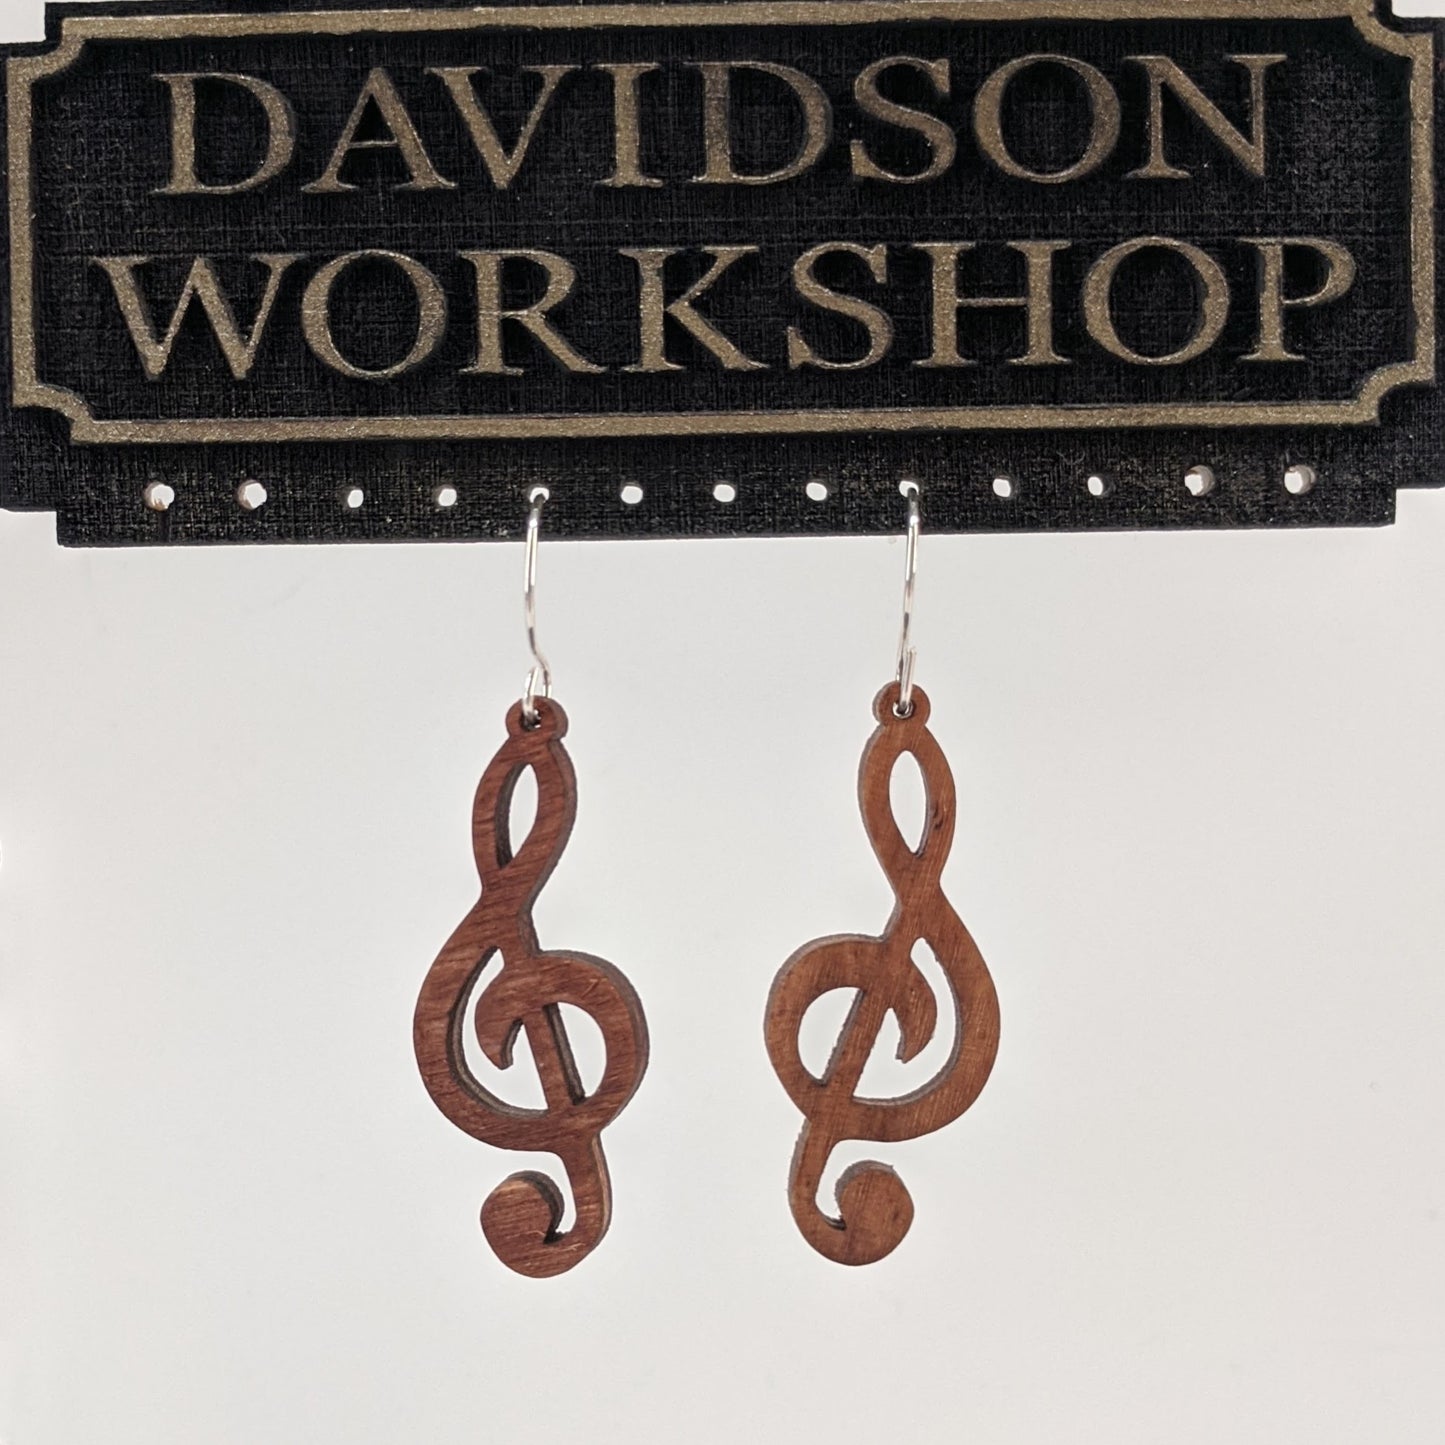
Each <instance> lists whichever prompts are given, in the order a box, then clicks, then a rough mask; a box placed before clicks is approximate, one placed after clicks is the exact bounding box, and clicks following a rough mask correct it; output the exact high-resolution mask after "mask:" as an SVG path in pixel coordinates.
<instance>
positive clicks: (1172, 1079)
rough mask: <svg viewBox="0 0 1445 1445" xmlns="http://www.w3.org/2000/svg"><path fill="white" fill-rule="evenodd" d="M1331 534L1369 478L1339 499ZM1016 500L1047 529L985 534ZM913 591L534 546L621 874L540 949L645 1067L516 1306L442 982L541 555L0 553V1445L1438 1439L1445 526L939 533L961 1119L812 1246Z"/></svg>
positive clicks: (553, 898)
mask: <svg viewBox="0 0 1445 1445" xmlns="http://www.w3.org/2000/svg"><path fill="white" fill-rule="evenodd" d="M1321 484H1322V485H1324V484H1326V483H1324V482H1322V483H1321ZM1001 505H1003V504H1001ZM901 555H902V549H901V543H899V542H896V541H895V542H889V541H883V540H873V541H867V540H863V541H859V540H854V541H840V540H828V541H817V542H803V541H795V542H787V543H769V542H761V543H706V542H693V543H684V544H666V543H645V544H609V545H605V546H604V545H596V544H563V543H551V544H548V543H545V542H544V544H543V553H542V568H541V618H540V622H541V628H542V636H543V641H544V645H545V646H546V647H547V649H548V651H549V652H550V654H551V658H552V661H553V664H554V666H555V668H556V671H557V680H558V693H559V697H560V698H561V699H562V700H563V702H564V704H565V705H566V707H567V708H568V709H569V711H570V713H571V717H572V734H571V738H570V745H571V748H572V753H573V757H574V759H575V762H576V767H577V773H578V777H579V781H580V788H581V812H580V818H579V823H578V827H577V831H576V833H575V835H574V837H573V841H572V844H571V846H570V848H569V850H568V851H567V853H566V855H565V857H564V859H563V862H562V865H561V867H560V868H559V870H558V872H557V874H556V876H555V878H554V879H553V881H552V883H551V884H550V885H549V886H548V888H547V890H546V892H545V893H544V895H543V898H542V903H541V906H540V908H539V910H538V922H539V927H540V931H541V936H542V939H543V941H544V943H546V944H548V945H553V946H558V947H562V946H575V947H581V948H585V949H588V950H591V951H595V952H598V953H601V954H602V955H604V956H606V957H608V958H611V959H613V960H614V961H615V962H617V963H618V964H619V965H621V966H622V967H623V968H624V969H626V971H627V972H628V973H629V974H630V976H631V977H632V979H633V980H634V982H635V984H636V986H637V988H638V990H639V992H640V994H641V996H642V998H643V1000H644V1003H645V1005H646V1008H647V1012H648V1015H649V1018H650V1020H651V1025H652V1034H653V1060H652V1068H651V1071H650V1073H649V1074H648V1076H647V1078H646V1080H645V1081H644V1083H643V1086H642V1089H641V1091H640V1092H639V1094H638V1095H637V1097H636V1099H635V1100H634V1101H633V1103H632V1105H631V1106H630V1107H629V1109H628V1110H627V1112H626V1113H625V1114H624V1115H623V1116H622V1118H621V1119H620V1120H619V1121H618V1122H617V1123H616V1124H615V1125H614V1126H613V1128H612V1129H611V1130H610V1131H609V1135H608V1139H609V1150H610V1155H611V1159H612V1164H613V1172H614V1180H615V1183H616V1190H617V1209H616V1218H615V1223H614V1226H613V1230H612V1233H611V1235H610V1236H609V1238H608V1239H607V1240H606V1241H605V1242H604V1244H603V1246H602V1247H601V1248H600V1249H599V1250H598V1252H597V1253H596V1254H595V1255H594V1256H593V1257H592V1258H591V1259H590V1260H589V1261H588V1262H586V1263H585V1264H584V1265H583V1266H582V1267H581V1268H579V1269H578V1270H576V1271H575V1272H574V1273H573V1274H571V1275H570V1276H566V1277H563V1278H561V1279H558V1280H554V1281H550V1282H543V1283H535V1282H531V1281H527V1280H523V1279H519V1278H517V1277H515V1276H512V1275H511V1274H509V1273H508V1272H507V1271H506V1270H505V1269H503V1268H502V1267H501V1266H500V1265H498V1264H497V1262H496V1261H495V1260H494V1259H493V1258H492V1256H491V1255H490V1253H489V1251H488V1250H487V1248H486V1246H485V1243H484V1241H483V1240H482V1237H481V1234H480V1231H479V1230H478V1228H477V1222H476V1213H477V1209H478V1206H479V1205H480V1202H481V1199H482V1197H483V1196H484V1195H485V1194H486V1192H487V1191H488V1190H489V1189H490V1188H491V1186H492V1185H493V1184H494V1183H496V1181H497V1180H499V1179H500V1178H501V1177H502V1176H503V1175H504V1174H505V1173H507V1172H508V1171H509V1169H510V1168H511V1167H512V1166H513V1164H514V1163H515V1157H514V1156H506V1155H503V1154H501V1153H499V1152H494V1151H491V1150H488V1149H487V1148H485V1147H483V1146H481V1145H478V1144H476V1143H473V1142H472V1141H471V1140H469V1139H467V1138H466V1137H465V1136H463V1135H462V1134H460V1133H458V1132H457V1131H455V1130H454V1129H453V1128H452V1127H451V1126H450V1125H449V1124H448V1123H446V1121H445V1120H444V1119H443V1118H442V1117H441V1116H440V1115H439V1114H438V1113H437V1111H436V1110H435V1109H434V1108H433V1107H432V1105H431V1103H430V1101H429V1100H428V1099H427V1097H426V1095H425V1093H424V1092H423V1090H422V1088H421V1085H420V1083H419V1081H418V1079H417V1077H416V1073H415V1068H414V1065H413V1062H412V1058H411V1053H410V1038H409V1028H410V1019H411V1010H412V1004H413V1000H414V997H415V993H416V990H417V986H418V984H419V982H420V980H421V977H422V975H423V973H424V972H425V970H426V968H427V966H428V965H429V963H430V962H431V959H432V957H433V955H434V953H435V951H436V949H437V948H438V947H439V945H440V944H441V942H442V940H443V939H444V938H445V936H446V934H447V933H448V931H449V930H450V928H451V927H452V925H453V924H454V923H455V922H456V920H457V919H458V918H460V916H461V914H462V912H463V911H464V910H465V909H466V908H467V906H468V905H469V904H470V902H471V901H472V898H473V896H474V892H475V875H474V873H473V870H472V864H471V859H470V856H469V850H468V838H467V823H468V809H469V805H470V799H471V792H472V788H473V786H474V784H475V781H476V778H477V776H478V774H479V772H480V770H481V768H482V766H483V765H484V764H485V762H486V760H487V759H488V757H490V755H491V753H492V751H493V750H494V748H495V747H496V745H497V744H498V742H499V740H500V736H501V731H500V730H501V718H502V712H503V710H504V708H505V707H506V706H507V705H508V704H509V703H510V702H511V701H512V700H513V699H514V698H515V696H516V694H517V691H518V689H519V687H520V684H521V679H522V674H523V672H524V670H525V667H524V653H523V644H522V635H521V618H520V572H521V549H520V547H519V546H516V545H510V546H485V547H483V546H477V547H444V546H436V547H430V548H422V547H371V548H361V547H358V548H350V549H346V548H338V549H334V550H322V549H308V548H295V549H284V548H277V549H254V550H214V551H184V552H180V551H178V552H158V551H135V552H109V553H107V552H67V551H62V550H59V549H58V548H57V547H56V546H55V544H54V542H53V540H52V531H51V522H50V520H49V519H48V518H45V517H35V518H17V517H13V516H4V517H0V558H3V565H0V840H3V844H4V850H5V857H4V866H3V871H0V1028H3V1036H0V1066H3V1072H0V1109H3V1114H0V1143H3V1148H0V1170H3V1179H4V1189H3V1196H0V1242H3V1256H0V1271H3V1275H0V1277H3V1279H4V1281H5V1288H4V1304H3V1310H0V1316H3V1331H4V1338H3V1353H4V1361H3V1364H4V1370H3V1382H4V1392H3V1396H0V1437H3V1438H4V1440H5V1441H6V1442H7V1445H94V1442H97V1441H103V1442H105V1445H258V1442H264V1445H291V1442H296V1445H302V1442H305V1445H314V1442H326V1445H332V1442H334V1445H400V1442H410V1441H428V1442H432V1445H470V1442H475V1441H478V1440H481V1441H493V1440H495V1441H503V1440H518V1439H521V1438H524V1436H525V1438H528V1439H535V1440H555V1441H569V1442H571V1441H594V1442H614V1441H616V1442H622V1441H639V1440H640V1441H647V1442H653V1441H657V1442H669V1445H670V1442H674V1441H676V1442H686V1445H712V1442H717V1445H724V1442H727V1445H732V1442H736V1441H739V1440H759V1441H800V1442H803V1441H806V1442H814V1441H817V1442H822V1441H832V1440H839V1439H850V1440H871V1439H897V1440H908V1441H915V1442H921V1445H952V1442H955V1441H960V1440H973V1441H980V1442H989V1445H1092V1442H1100V1445H1106V1442H1107V1445H1117V1442H1154V1441H1161V1442H1162V1441H1168V1442H1170V1445H1192V1442H1199V1445H1221V1442H1229V1445H1255V1442H1257V1445H1279V1442H1281V1441H1294V1440H1299V1441H1309V1442H1311V1445H1357V1442H1358V1441H1360V1440H1377V1441H1382V1442H1386V1441H1387V1442H1390V1445H1438V1442H1439V1441H1440V1439H1441V1438H1442V1434H1445V1380H1442V1373H1441V1368H1440V1360H1441V1358H1442V1347H1445V1143H1442V1141H1445V1055H1442V1051H1441V1048H1440V1040H1441V1037H1442V1035H1445V967H1442V957H1441V954H1442V950H1441V938H1442V935H1445V889H1442V887H1441V878H1442V873H1445V809H1442V800H1445V766H1442V762H1441V755H1442V754H1441V739H1442V737H1445V654H1442V649H1441V645H1440V637H1441V631H1442V625H1445V569H1442V566H1441V559H1442V557H1445V494H1439V493H1428V494H1418V495H1410V494H1406V495H1405V496H1404V497H1403V498H1402V502H1401V516H1400V522H1399V525H1398V526H1396V527H1395V528H1393V529H1391V530H1386V531H1378V532H1368V531H1355V532H1337V533H1324V532H1314V533H1297V534H1292V535H1189V536H1142V537H1114V536H1093V537H1082V538H1061V537H1040V538H1014V539H1003V538H961V539H955V538H940V537H927V536H926V537H925V539H924V548H923V570H922V574H921V580H920V587H919V607H920V621H919V642H920V646H921V656H920V664H919V679H920V682H921V684H922V685H923V686H924V687H925V688H926V689H927V690H928V691H929V692H930V693H931V695H932V698H933V703H934V727H935V732H936V733H937V735H938V737H939V739H940V740H941V742H942V743H943V745H944V746H945V748H946V749H947V752H948V754H949V756H950V758H951V760H952V763H953V766H954V770H955V773H956V775H957V778H958V783H959V793H960V803H961V826H960V830H959V837H958V842H957V845H956V848H955V851H954V856H953V859H952V862H951V864H950V866H949V868H948V871H947V874H946V876H945V882H946V884H947V887H948V891H949V893H950V895H951V896H952V898H953V900H954V902H955V903H956V904H957V906H958V908H959V910H960V912H961V913H962V914H963V916H964V917H965V919H966V920H967V921H968V922H969V924H970V925H971V927H972V928H973V930H974V932H975V933H976V935H977V937H978V939H979V941H980V943H981V945H982V947H983V949H984V952H985V954H986V956H987V958H988V960H989V962H990V964H991V965H992V968H993V971H994V974H995V976H996V978H997V980H998V986H999V992H1000V994H1001V997H1002V1005H1003V1013H1004V1042H1003V1049H1002V1052H1001V1055H1000V1059H999V1064H998V1068H997V1070H996V1072H995V1075H994V1078H993V1081H992V1082H991V1084H990V1085H989V1088H988V1089H987V1091H986V1092H985V1094H984V1096H983V1098H982V1100H981V1101H980V1102H979V1104H978V1105H977V1106H976V1107H975V1109H974V1110H973V1111H972V1112H971V1113H970V1114H968V1115H967V1116H966V1117H965V1118H964V1119H963V1120H961V1121H960V1122H959V1123H957V1124H956V1125H954V1126H953V1127H951V1128H949V1129H948V1130H946V1131H945V1132H943V1133H942V1134H939V1135H936V1136H934V1137H932V1138H929V1139H925V1140H920V1141H917V1142H916V1143H913V1144H909V1145H905V1146H900V1147H899V1148H897V1149H895V1150H892V1151H889V1150H879V1151H876V1152H877V1153H878V1154H879V1155H880V1156H881V1157H886V1158H889V1159H891V1160H892V1161H893V1162H895V1163H896V1165H897V1166H898V1168H899V1169H900V1172H901V1173H902V1174H903V1176H904V1178H905V1179H906V1181H907V1182H908V1184H909V1186H910V1188H911V1189H912V1191H913V1194H914V1197H915V1200H916V1202H917V1205H918V1217H917V1222H916V1224H915V1226H914V1229H913V1232H912V1234H911V1235H910V1237H909V1238H908V1239H907V1240H906V1241H905V1243H904V1245H903V1246H902V1247H901V1248H900V1250H899V1251H898V1253H897V1254H896V1255H894V1256H893V1257H892V1258H891V1259H889V1260H887V1261H885V1262H884V1263H882V1264H880V1265H878V1266H876V1267H874V1268H872V1269H868V1270H861V1271H846V1270H843V1269H840V1268H838V1267H836V1266H833V1265H830V1264H828V1263H826V1262H825V1261H823V1260H821V1259H819V1258H818V1257H816V1256H815V1255H813V1254H812V1253H811V1251H809V1250H808V1249H807V1248H806V1247H805V1246H804V1244H803V1243H802V1241H801V1240H800V1239H799V1237H798V1236H797V1234H796V1233H795V1231H794V1228H793V1225H792V1223H791V1220H790V1218H789V1215H788V1211H787V1208H786V1203H785V1198H784V1180H785V1177H786V1172H787V1165H788V1154H789V1150H790V1148H791V1144H792V1139H793V1135H794V1132H795V1129H796V1125H797V1118H796V1115H795V1114H794V1112H793V1109H792V1106H791V1105H790V1103H789V1102H788V1100H787V1099H786V1097H785V1096H784V1094H783V1092H782V1090H781V1088H780V1087H779V1086H778V1085H777V1083H776V1082H775V1080H774V1079H773V1076H772V1074H771V1072H770V1070H769V1067H768V1064H767V1060H766V1058H765V1056H764V1052H763V1048H762V1042H761V1013H762V1007H763V1001H764V998H765V995H766V992H767V988H768V983H769V980H770V979H771V977H772V974H773V972H774V970H775V969H776V968H777V967H778V965H779V964H780V963H781V961H782V960H783V958H784V957H785V956H786V955H787V954H788V953H789V952H790V951H791V950H792V949H793V948H794V947H796V946H797V945H798V944H800V943H802V942H804V941H805V940H807V939H809V938H812V937H814V936H816V935H818V934H821V933H828V932H833V931H839V930H845V929H865V930H874V929H876V928H878V927H880V926H881V925H882V923H883V922H884V920H885V918H886V914H887V910H888V905H889V897H888V894H887V891H886V887H885V885H884V882H883V879H882V876H881V874H880V873H879V871H878V869H877V867H876V865H875V864H874V862H873V859H872V856H871V854H870V852H869V849H868V846H867V843H866V841H865V838H864V835H863V831H862V827H861V824H860V822H859V819H858V816H857V811H856V806H855V802H854V797H853V779H854V773H855V769H856V765H857V758H858V753H859V750H860V748H861V746H862V744H863V742H864V740H865V739H866V737H867V735H868V732H869V730H870V718H869V711H868V709H869V702H870V700H871V698H872V695H873V692H874V690H875V688H876V687H877V686H879V685H881V684H882V683H883V682H884V681H885V680H886V679H887V677H888V675H889V672H890V670H891V667H892V656H893V654H892V649H893V645H894V640H895V627H896V622H897V615H896V609H897V605H898V582H899V576H898V571H899V567H900V563H901Z"/></svg>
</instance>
